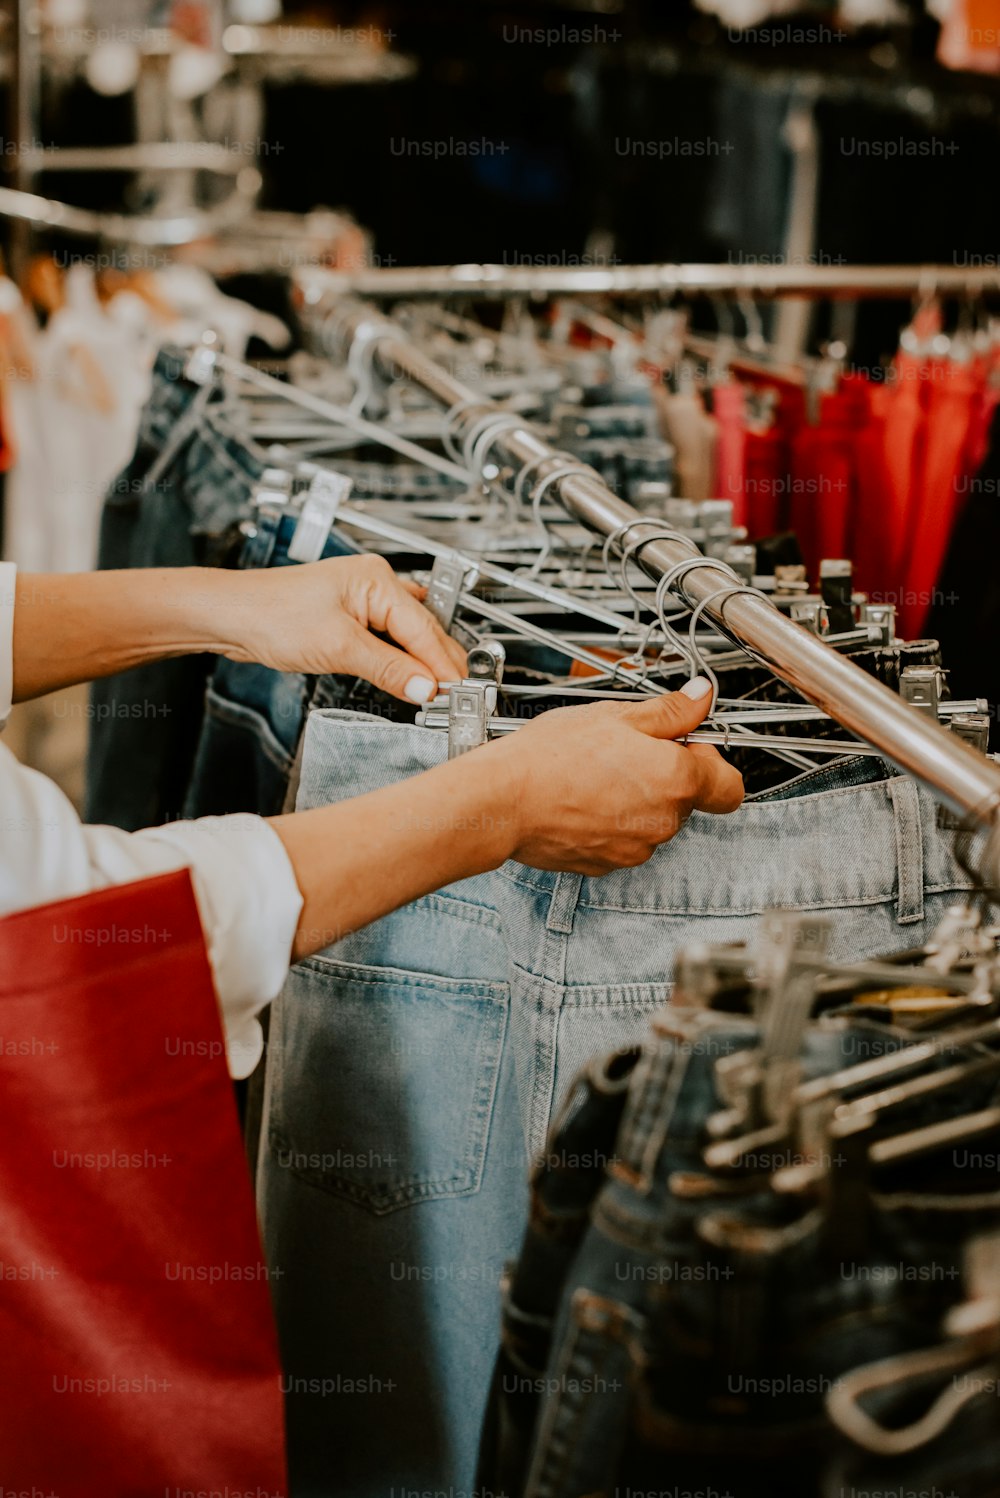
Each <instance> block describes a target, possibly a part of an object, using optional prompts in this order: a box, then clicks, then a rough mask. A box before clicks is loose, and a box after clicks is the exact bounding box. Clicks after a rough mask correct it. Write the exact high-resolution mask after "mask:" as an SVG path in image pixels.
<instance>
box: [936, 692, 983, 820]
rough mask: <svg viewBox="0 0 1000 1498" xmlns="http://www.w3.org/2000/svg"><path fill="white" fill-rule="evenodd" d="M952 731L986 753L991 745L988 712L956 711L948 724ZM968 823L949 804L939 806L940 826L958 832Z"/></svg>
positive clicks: (981, 752) (974, 747)
mask: <svg viewBox="0 0 1000 1498" xmlns="http://www.w3.org/2000/svg"><path fill="white" fill-rule="evenodd" d="M948 727H949V728H950V729H951V731H952V733H956V734H958V737H959V738H960V739H964V740H965V742H966V743H967V744H971V745H972V747H973V749H978V750H979V752H980V754H985V753H986V752H987V750H988V749H989V746H990V718H989V714H988V713H956V714H955V716H954V717H953V718H952V720H951V722H950V723H949V724H948ZM967 825H968V819H967V818H966V817H963V816H959V814H958V813H957V812H954V811H952V810H951V808H950V807H949V806H939V807H938V826H939V827H940V828H942V829H943V830H944V831H946V832H958V831H960V830H961V829H962V828H963V827H965V826H967Z"/></svg>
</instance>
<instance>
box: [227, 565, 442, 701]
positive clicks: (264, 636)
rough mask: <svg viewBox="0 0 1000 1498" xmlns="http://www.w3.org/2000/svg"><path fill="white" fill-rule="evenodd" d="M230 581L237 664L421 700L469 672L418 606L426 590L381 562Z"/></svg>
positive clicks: (230, 644) (230, 637)
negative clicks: (338, 678)
mask: <svg viewBox="0 0 1000 1498" xmlns="http://www.w3.org/2000/svg"><path fill="white" fill-rule="evenodd" d="M229 577H230V578H231V579H232V585H231V587H230V590H229V592H228V604H229V610H228V612H229V614H230V617H229V618H228V619H227V623H226V630H225V633H226V643H225V644H224V645H223V646H222V652H223V654H225V655H226V656H228V657H229V659H230V660H238V661H257V662H259V663H260V664H261V665H263V666H272V667H273V668H274V669H275V670H277V671H306V672H308V673H309V674H310V675H316V676H319V675H323V674H324V673H326V672H335V673H337V674H341V675H347V676H360V677H363V678H364V679H365V680H366V681H371V682H374V684H375V685H376V686H377V687H381V688H382V690H383V691H385V692H388V693H390V694H391V695H392V696H393V697H399V698H402V700H403V701H405V702H414V703H419V702H427V701H429V700H430V699H431V698H432V697H433V696H434V695H435V694H436V692H437V688H438V685H439V683H441V682H445V681H456V680H458V679H459V678H460V677H462V676H464V675H465V674H466V653H465V651H464V650H463V649H462V647H461V646H460V645H458V644H456V642H455V641H454V640H452V639H450V638H449V637H448V635H446V634H445V632H444V630H443V629H442V628H441V626H440V625H439V624H438V622H437V620H436V619H435V618H434V616H433V615H432V614H430V613H428V611H427V609H425V608H424V606H423V603H422V602H421V601H420V600H421V599H422V598H423V596H424V592H425V590H424V589H422V588H419V587H417V585H416V584H415V583H411V582H405V581H403V580H402V579H400V578H398V577H397V576H396V574H395V572H393V570H392V568H391V567H390V566H389V563H388V562H387V561H385V559H384V558H382V557H376V556H360V557H331V558H329V559H328V560H326V561H323V562H307V563H305V564H304V565H303V566H299V567H275V568H273V569H271V570H269V571H260V572H251V571H247V572H239V573H230V574H229ZM373 630H377V631H378V633H379V634H385V635H389V636H390V638H391V639H392V640H394V641H395V645H390V644H387V643H386V641H385V640H380V639H379V638H378V635H376V634H373V633H372V631H373ZM397 647H398V648H397Z"/></svg>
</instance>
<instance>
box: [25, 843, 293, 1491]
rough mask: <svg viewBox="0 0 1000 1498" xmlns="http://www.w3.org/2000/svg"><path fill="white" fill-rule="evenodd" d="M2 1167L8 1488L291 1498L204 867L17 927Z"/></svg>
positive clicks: (87, 899) (264, 1275)
mask: <svg viewBox="0 0 1000 1498" xmlns="http://www.w3.org/2000/svg"><path fill="white" fill-rule="evenodd" d="M0 1154H2V1160H3V1166H2V1171H0V1485H2V1486H3V1488H4V1489H5V1490H6V1489H13V1490H16V1491H19V1490H27V1491H28V1492H40V1493H42V1494H58V1495H59V1498H126V1495H128V1498H138V1495H152V1494H157V1495H163V1494H164V1493H167V1494H169V1495H171V1498H172V1495H173V1493H174V1491H175V1490H177V1489H179V1490H180V1491H181V1492H183V1491H184V1490H188V1491H190V1490H192V1489H193V1490H195V1491H196V1492H197V1491H199V1490H202V1491H203V1490H206V1489H207V1490H209V1491H212V1490H216V1491H222V1492H226V1493H240V1494H253V1495H255V1498H257V1495H260V1494H268V1495H269V1498H277V1495H282V1498H283V1495H284V1494H285V1492H286V1476H285V1457H284V1426H283V1413H282V1399H281V1386H280V1372H279V1362H278V1352H277V1341H276V1336H275V1331H274V1325H273V1319H272V1312H271V1305H270V1297H269V1292H268V1271H267V1270H266V1268H265V1266H264V1264H263V1261H262V1258H261V1252H260V1246H259V1242H258V1237H257V1226H256V1218H255V1214H254V1205H253V1199H252V1192H251V1187H250V1182H249V1179H248V1176H247V1170H246V1164H245V1160H244V1156H243V1151H242V1148H241V1142H240V1134H239V1125H238V1120H237V1115H236V1108H235V1103H234V1098H233V1092H232V1087H231V1084H230V1082H229V1078H228V1075H227V1072H226V1066H225V1055H224V1049H223V1039H222V1031H221V1026H220V1020H219V1013H218V1006H217V1003H216V999H215V994H214V991H213V986H212V977H211V970H210V968H209V965H208V959H207V957H206V954H205V947H204V941H203V937H202V932H201V925H200V922H199V919H198V911H197V907H196V905H195V900H194V893H193V891H192V888H191V881H190V878H189V876H188V874H187V873H183V872H182V873H178V874H170V875H166V876H164V877H161V878H157V879H150V880H146V881H144V882H142V883H140V884H133V885H127V886H120V887H117V888H113V889H108V890H103V891H100V892H99V893H97V894H93V895H87V896H84V897H83V898H81V899H76V900H68V901H64V902H61V903H59V904H55V905H47V906H42V907H40V908H38V909H34V910H28V911H24V912H21V913H19V914H16V915H13V916H8V917H7V918H6V919H4V920H2V921H0ZM275 1272H276V1271H275Z"/></svg>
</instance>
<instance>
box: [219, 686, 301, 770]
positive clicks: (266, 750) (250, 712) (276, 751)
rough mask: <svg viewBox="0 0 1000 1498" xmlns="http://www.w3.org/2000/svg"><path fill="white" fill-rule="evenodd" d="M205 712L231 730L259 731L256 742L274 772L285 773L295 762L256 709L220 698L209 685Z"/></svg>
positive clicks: (290, 752) (292, 754)
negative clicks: (272, 766) (250, 729)
mask: <svg viewBox="0 0 1000 1498" xmlns="http://www.w3.org/2000/svg"><path fill="white" fill-rule="evenodd" d="M205 712H206V714H208V713H209V712H211V713H212V715H213V716H215V717H216V718H222V719H223V720H224V721H225V722H226V723H228V724H229V726H230V727H232V728H254V729H257V730H259V732H258V734H257V742H258V747H259V748H260V750H261V752H262V753H263V754H264V755H265V756H266V758H267V759H269V760H270V761H271V763H272V765H274V767H275V769H276V770H283V771H286V772H287V771H289V770H291V768H292V765H293V763H294V761H295V753H294V751H290V750H288V749H286V748H285V747H284V745H283V744H281V743H279V742H278V740H277V739H276V738H275V737H274V734H273V732H272V730H271V726H270V724H269V723H268V721H267V719H266V718H265V717H264V715H263V713H260V712H258V711H257V709H256V708H253V707H247V706H246V705H245V704H244V703H241V702H232V701H230V699H229V698H228V697H223V696H221V695H220V694H219V693H218V692H217V691H216V690H215V689H214V687H212V685H211V683H210V684H209V685H208V687H206V689H205Z"/></svg>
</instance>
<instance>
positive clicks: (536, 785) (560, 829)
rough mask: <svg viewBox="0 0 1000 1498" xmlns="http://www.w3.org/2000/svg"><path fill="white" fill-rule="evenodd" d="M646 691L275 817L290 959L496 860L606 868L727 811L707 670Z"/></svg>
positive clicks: (557, 716) (732, 777)
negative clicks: (661, 692) (697, 736)
mask: <svg viewBox="0 0 1000 1498" xmlns="http://www.w3.org/2000/svg"><path fill="white" fill-rule="evenodd" d="M699 685H700V686H701V687H703V688H704V691H703V692H702V693H701V695H700V696H698V697H696V698H692V697H691V696H690V695H688V694H689V693H690V692H691V690H695V691H697V690H698V687H697V686H696V684H695V682H689V683H688V686H687V689H686V690H685V691H682V692H676V693H674V694H673V695H671V696H669V697H654V698H651V699H650V700H649V701H648V702H636V703H613V702H601V703H596V704H594V705H593V706H590V707H568V708H559V709H556V710H555V711H553V712H550V713H546V714H545V715H544V716H543V717H541V718H538V719H536V720H535V721H534V722H532V723H530V724H528V725H527V726H526V727H525V728H521V729H518V731H517V733H513V734H510V735H509V736H508V737H507V738H504V739H497V740H495V741H494V742H493V743H492V744H486V745H484V746H483V747H482V748H481V749H474V750H473V751H472V752H471V753H470V754H463V755H460V756H459V758H458V759H453V760H446V761H445V762H444V763H443V764H440V765H436V766H435V767H434V769H432V770H426V771H424V773H423V774H422V775H414V776H412V777H411V778H410V779H407V780H403V781H400V782H398V783H397V784H395V785H389V786H386V787H385V788H384V789H383V790H380V791H371V792H370V793H369V794H367V795H364V796H357V797H355V798H354V799H353V800H350V801H341V802H339V803H338V804H337V805H335V806H324V807H320V808H318V809H317V810H315V811H302V812H298V813H296V814H295V815H293V816H284V817H277V818H275V819H274V820H273V821H272V824H271V825H272V826H273V827H274V829H275V831H276V832H277V834H278V836H279V837H280V838H281V840H282V842H283V843H284V845H285V848H286V849H287V851H288V855H289V857H290V858H291V861H292V866H293V868H294V869H295V877H296V879H297V880H298V885H299V889H300V890H301V891H302V895H303V898H304V902H305V903H304V907H303V911H302V916H301V920H300V924H299V930H298V934H297V935H296V939H295V948H294V955H295V957H297V958H298V957H306V956H308V955H309V954H310V953H311V952H317V951H320V950H321V949H322V948H324V947H327V946H329V945H330V944H331V943H332V942H335V941H339V940H340V938H341V937H342V936H345V935H346V934H347V933H348V932H349V931H356V930H358V928H359V927H361V926H365V925H367V924H368V922H369V921H375V920H378V919H379V917H380V916H383V915H387V914H388V912H389V911H390V910H395V909H397V908H398V907H399V906H400V905H405V904H406V903H407V902H408V901H410V900H415V899H418V898H419V896H421V895H426V894H429V893H430V892H431V891H432V890H436V889H441V888H443V887H444V886H445V885H446V884H451V883H452V882H453V881H454V880H456V879H465V878H468V877H469V876H470V875H472V874H479V873H482V872H483V871H484V870H486V869H495V868H498V867H499V865H500V864H502V863H503V862H504V861H505V860H506V859H508V858H517V859H520V860H521V861H522V862H523V863H526V864H530V865H532V866H533V867H534V868H540V869H566V870H569V871H570V872H576V873H580V874H589V875H594V876H596V875H600V874H607V873H609V872H610V871H611V870H612V869H621V868H630V867H632V866H633V865H635V864H640V863H645V862H646V860H647V859H648V858H649V857H650V856H651V855H652V853H653V850H654V849H655V848H656V847H657V846H658V845H659V844H660V843H663V842H666V841H667V839H668V838H671V837H673V836H674V835H675V834H676V833H677V832H679V831H680V829H681V827H682V826H683V825H684V822H685V820H686V819H687V817H688V816H689V815H690V814H691V812H692V811H696V810H697V811H709V812H727V811H735V810H736V809H737V807H738V806H739V805H740V803H741V802H742V800H743V781H742V780H741V778H740V776H739V774H738V772H737V771H736V770H734V769H733V768H732V767H731V766H730V765H727V764H726V762H725V760H723V759H722V757H721V756H720V755H719V754H717V753H716V751H715V750H714V749H712V748H710V747H709V746H708V745H701V744H692V745H691V746H690V747H689V746H687V745H682V744H675V743H671V742H670V740H672V739H676V738H680V737H682V736H683V735H684V734H686V733H690V732H691V731H692V730H693V729H695V728H697V726H698V724H699V723H700V722H701V720H702V718H704V716H705V713H706V712H707V711H708V707H709V703H710V702H711V692H710V690H709V683H708V682H707V681H705V682H700V683H699Z"/></svg>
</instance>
